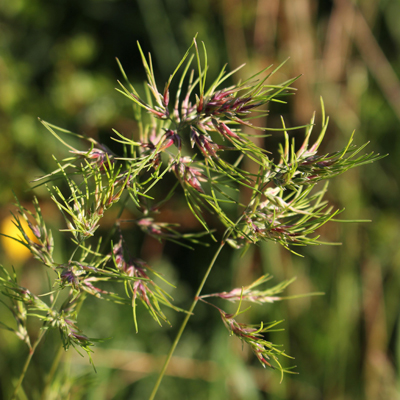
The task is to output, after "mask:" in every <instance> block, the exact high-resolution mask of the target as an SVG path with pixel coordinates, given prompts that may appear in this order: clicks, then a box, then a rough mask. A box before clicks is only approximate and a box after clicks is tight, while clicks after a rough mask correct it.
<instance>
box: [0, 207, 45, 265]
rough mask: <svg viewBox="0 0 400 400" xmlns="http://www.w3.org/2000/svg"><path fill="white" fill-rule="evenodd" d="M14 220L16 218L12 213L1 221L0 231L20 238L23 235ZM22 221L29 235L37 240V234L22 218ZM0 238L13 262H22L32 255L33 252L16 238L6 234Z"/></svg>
mask: <svg viewBox="0 0 400 400" xmlns="http://www.w3.org/2000/svg"><path fill="white" fill-rule="evenodd" d="M13 220H14V218H13V217H12V216H11V215H10V216H9V217H6V218H4V219H3V221H1V225H0V232H1V233H4V234H5V235H8V236H12V237H15V238H17V239H20V237H21V236H22V235H21V233H20V231H19V230H18V228H17V227H16V226H15V225H14V223H13ZM20 221H21V225H22V226H23V228H24V230H25V232H26V234H27V235H28V237H29V238H30V239H31V240H33V241H35V242H37V239H36V237H35V235H34V234H33V233H32V231H31V230H30V228H29V226H28V224H27V223H26V222H25V220H24V219H22V218H21V220H20ZM0 238H1V244H2V247H3V249H4V252H5V253H6V255H7V257H8V259H9V260H10V261H11V262H16V263H22V262H24V261H25V260H27V259H28V258H30V257H31V256H32V254H31V252H30V251H29V250H28V249H27V248H26V247H25V246H23V245H22V244H21V243H18V242H16V241H15V240H13V239H10V238H8V237H5V236H0Z"/></svg>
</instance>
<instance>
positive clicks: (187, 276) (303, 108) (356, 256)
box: [0, 0, 400, 400]
mask: <svg viewBox="0 0 400 400" xmlns="http://www.w3.org/2000/svg"><path fill="white" fill-rule="evenodd" d="M399 18H400V1H398V0H381V1H379V0H376V1H373V0H372V1H350V0H333V1H328V0H319V1H318V0H202V1H194V0H130V1H127V0H125V1H122V0H53V1H49V0H48V1H45V0H2V1H0V132H1V136H0V137H1V146H0V188H1V195H0V220H1V230H2V231H3V232H7V233H10V232H11V229H12V228H11V226H10V222H9V221H10V218H9V210H10V209H13V208H12V202H13V196H12V190H13V191H14V192H15V193H16V194H17V196H18V197H19V198H20V199H21V201H22V202H23V204H24V205H26V206H27V207H29V202H30V201H31V199H32V196H33V194H35V195H37V196H38V197H39V201H40V203H41V205H42V209H43V213H44V215H45V216H46V217H47V218H48V219H49V221H50V225H51V227H52V228H53V231H54V234H55V239H56V244H57V255H58V257H59V260H60V262H62V261H61V260H62V259H63V256H64V257H65V254H66V252H67V251H68V247H67V244H66V243H65V242H63V240H62V238H61V235H60V234H59V233H57V231H58V229H59V228H61V227H63V223H64V222H63V220H62V218H61V216H60V215H59V214H58V213H57V211H56V209H55V207H54V206H53V205H52V203H51V201H50V200H49V198H48V196H47V191H46V189H45V188H39V189H35V190H34V191H31V190H29V188H30V186H31V185H32V183H31V181H32V180H33V179H34V178H36V177H38V176H40V175H42V174H45V173H49V172H50V171H52V170H53V169H54V168H55V164H54V160H53V159H52V154H54V155H55V156H56V157H57V158H58V159H61V158H62V157H66V156H67V154H68V153H67V149H66V148H62V147H61V146H60V145H59V144H58V143H57V142H56V141H55V140H53V138H52V137H51V136H50V134H49V133H48V132H47V131H46V130H45V129H44V128H43V127H42V126H41V125H40V123H39V122H38V120H37V117H40V118H42V119H44V120H47V121H50V122H51V123H53V124H55V125H58V126H62V127H64V128H67V129H71V130H73V131H76V132H79V133H85V134H87V135H90V136H92V137H94V138H96V139H99V140H102V141H106V142H107V140H108V137H109V135H110V133H111V128H115V129H117V130H118V131H120V132H123V133H130V132H131V131H132V130H133V129H135V123H134V122H133V120H132V115H133V114H132V108H131V104H129V102H128V101H126V100H125V98H124V97H123V96H121V95H120V94H118V93H117V92H116V91H115V90H114V87H116V86H117V83H116V80H117V79H121V76H120V72H119V69H118V66H117V64H116V62H115V57H118V58H119V59H120V60H121V63H122V64H123V66H124V68H125V70H126V72H127V74H128V75H129V77H130V79H131V81H132V82H133V83H134V84H136V85H141V82H142V81H143V80H144V79H145V74H144V71H143V68H142V65H141V61H140V57H139V53H138V51H137V47H136V41H137V40H139V41H140V43H141V46H142V48H143V49H144V50H145V51H150V52H151V53H152V55H153V61H154V66H155V69H156V77H158V83H159V85H160V88H162V85H163V82H164V81H166V80H167V79H168V76H169V74H170V73H171V72H172V71H173V69H174V67H175V66H176V64H177V62H178V61H179V59H180V57H181V56H182V55H183V54H184V52H185V50H186V48H187V47H188V46H189V44H190V42H191V40H192V38H193V36H194V35H195V34H196V32H198V33H199V36H198V37H199V40H202V41H204V42H205V44H206V46H207V50H208V54H209V64H210V74H209V75H210V81H211V79H212V77H215V76H216V74H217V73H218V70H219V69H220V68H221V67H222V66H223V64H224V63H225V62H228V69H233V68H235V67H237V66H239V65H240V64H242V63H244V62H245V63H246V67H245V68H244V69H243V70H242V71H241V72H240V73H239V74H238V75H237V76H236V77H235V78H234V79H236V80H238V79H240V78H244V77H246V76H249V75H250V74H252V73H255V72H256V71H258V70H260V69H262V68H264V67H266V66H268V65H269V64H274V65H278V64H279V63H281V62H282V61H284V60H285V59H286V58H287V57H289V56H290V60H289V61H288V62H287V63H286V64H285V66H284V67H283V68H282V69H281V70H280V72H279V74H277V77H276V79H277V80H278V81H283V80H285V79H287V78H290V77H293V76H297V75H299V74H302V77H301V78H300V79H299V80H298V81H297V82H296V87H297V88H298V89H299V90H298V92H297V94H296V96H294V97H292V98H291V99H290V101H289V104H288V105H287V106H285V107H276V106H275V107H272V109H271V115H270V116H269V117H268V120H267V121H259V123H260V124H268V125H269V126H275V125H277V124H279V115H280V114H282V115H283V116H284V118H285V120H286V121H287V123H288V124H289V125H291V126H294V125H300V124H305V123H308V122H309V120H310V118H311V115H312V113H313V112H314V111H317V112H318V110H319V109H320V105H319V98H320V96H323V98H324V101H325V106H326V111H327V114H328V115H329V116H330V117H331V123H330V128H329V130H328V134H327V137H326V140H325V144H324V146H325V147H324V149H326V150H327V151H334V150H337V149H340V148H341V146H343V145H344V144H345V143H346V141H347V140H348V138H349V135H350V134H351V132H352V131H353V130H354V129H355V130H356V135H355V142H356V143H357V144H359V145H360V144H362V143H364V142H366V141H370V142H371V143H370V144H369V146H368V148H367V150H368V151H374V152H376V153H381V154H386V153H390V155H389V156H388V157H386V158H385V159H383V160H381V161H380V162H378V163H376V164H374V165H368V166H364V167H362V168H359V169H356V170H351V171H349V172H347V173H346V174H345V175H344V176H341V177H338V178H336V179H334V180H333V181H332V182H331V184H330V193H329V197H330V199H331V202H332V204H334V206H335V207H338V208H343V207H345V211H344V212H343V214H342V217H343V218H349V219H357V218H358V219H370V220H372V223H364V224H340V225H339V224H334V223H331V224H328V225H327V226H325V227H324V228H323V229H322V230H321V236H322V238H323V239H325V240H330V241H338V242H342V243H343V245H342V246H340V247H336V246H335V247H327V246H320V247H313V248H308V249H305V250H304V251H303V253H304V255H305V257H304V258H300V257H295V256H293V255H292V254H290V253H288V252H287V251H285V250H284V249H281V248H279V247H277V246H275V245H273V244H271V245H262V246H260V247H258V248H254V249H253V250H252V251H249V252H248V253H247V254H246V255H245V256H244V257H243V258H239V257H238V253H235V252H233V251H230V250H229V251H228V250H226V251H225V252H224V253H223V254H222V255H221V258H220V260H219V261H218V263H217V265H216V268H215V270H214V271H213V273H212V275H211V277H210V280H209V282H208V284H207V286H206V289H205V292H208V293H210V292H214V291H217V290H218V291H222V290H230V289H231V288H232V287H236V286H240V285H242V284H247V283H250V282H251V281H252V280H254V279H255V278H256V277H258V276H259V275H261V274H262V273H271V274H273V275H274V280H273V282H274V283H278V282H280V281H281V280H283V279H289V278H291V277H293V276H297V280H296V282H295V283H294V284H292V285H291V286H290V287H289V288H288V294H289V295H293V294H299V293H306V292H312V291H323V292H325V296H320V297H311V298H303V299H299V300H291V301H287V302H282V303H278V304H275V305H269V306H259V307H256V306H253V307H252V309H251V310H250V312H249V313H248V314H246V316H244V317H243V318H244V319H246V321H248V322H249V321H252V322H254V323H255V322H259V321H260V320H264V321H272V320H275V319H284V320H285V321H284V322H283V323H282V324H281V326H282V327H283V328H284V329H285V330H284V332H277V333H275V334H274V335H273V336H272V337H271V339H272V340H273V341H274V342H275V343H282V344H283V345H284V347H285V350H286V352H287V353H288V354H290V355H292V356H293V357H295V359H296V360H295V361H290V360H288V363H287V364H286V365H287V366H289V365H292V364H293V363H294V364H296V365H297V368H296V371H297V372H299V375H293V376H286V377H285V379H284V381H283V383H281V384H279V379H280V377H279V374H278V373H276V372H274V371H271V370H263V369H262V368H261V366H260V365H259V364H258V363H257V361H256V360H255V357H254V356H253V355H252V354H250V353H249V351H248V349H247V348H246V347H245V348H243V349H242V346H241V343H240V342H239V341H238V340H236V339H234V338H230V337H228V335H227V331H226V329H225V328H224V326H223V324H222V322H221V321H220V318H219V316H218V314H217V313H216V312H214V311H213V310H211V309H210V308H209V307H206V306H204V305H202V304H200V305H198V307H197V308H196V315H195V316H194V317H193V318H192V320H191V322H190V324H189V327H188V328H187V330H186V332H185V334H184V336H183V338H182V341H181V343H180V345H179V347H178V349H177V351H176V353H175V356H176V357H174V359H173V361H172V368H171V370H170V371H169V374H168V375H167V377H166V378H165V379H164V382H163V384H162V387H161V389H160V391H159V395H158V397H157V399H160V400H162V399H165V400H169V399H191V400H192V399H193V400H200V399H212V400H214V399H215V400H216V399H246V400H247V399H249V400H253V399H254V400H258V399H268V400H270V399H271V400H272V399H273V400H277V399H288V400H289V399H290V400H295V399H298V400H300V399H301V400H314V399H315V400H318V399H323V400H339V399H341V400H344V399H371V400H376V399H382V400H391V399H398V398H400V380H399V373H398V370H399V366H400V365H399V362H400V329H399V328H400V326H399V324H400V319H399V315H400V314H399V312H400V301H399V300H400V296H399V293H400V268H399V267H400V246H399V241H400V229H399V222H400V221H399V220H400V218H399V178H400V175H399V173H398V171H399V168H400V139H399V129H398V127H399V120H400V83H399V79H398V76H399V74H400V57H399V54H400V53H399V48H400V24H399ZM297 135H300V134H299V133H298V134H297ZM278 139H279V135H274V136H273V137H272V138H270V139H268V138H267V139H266V140H265V146H266V147H267V148H268V149H271V150H272V151H274V150H276V146H277V143H278ZM300 140H301V139H300ZM167 211H168V212H169V214H168V215H169V216H170V218H172V219H175V218H178V217H179V219H180V220H181V221H183V223H184V225H185V226H186V228H188V229H192V228H194V229H196V222H193V219H192V218H189V217H188V216H187V215H186V214H185V213H184V212H176V210H175V211H174V210H167ZM166 215H167V214H166ZM111 220H112V218H110V219H109V222H107V219H106V220H105V222H104V225H103V229H107V227H108V226H107V223H111V222H110V221H111ZM126 235H127V236H128V237H129V240H130V243H131V246H132V249H135V251H136V253H137V255H138V256H141V257H143V258H145V259H146V260H148V261H149V262H150V263H151V264H152V265H154V266H155V267H157V268H158V270H160V271H162V272H163V273H164V274H165V275H166V276H167V277H168V278H169V279H170V280H172V281H173V282H174V283H175V284H176V285H177V287H178V289H176V290H174V292H173V293H172V294H173V296H174V297H175V300H176V303H177V304H178V305H179V306H181V307H187V306H188V304H189V303H190V299H191V296H193V293H194V291H195V288H196V287H197V285H198V283H199V281H200V279H201V276H202V273H203V272H204V270H205V268H206V266H207V265H208V262H209V261H210V259H211V257H212V253H213V251H215V249H213V248H211V249H210V250H207V251H204V250H203V249H200V252H201V253H200V254H202V257H199V253H191V252H189V251H187V250H185V249H183V248H179V247H177V246H175V245H171V244H166V245H160V244H158V243H157V242H155V241H152V240H150V239H146V238H143V237H142V236H141V235H139V234H138V233H137V232H128V231H127V232H126ZM0 261H1V262H2V263H3V264H4V265H6V266H7V267H9V266H11V265H14V266H15V267H16V269H17V271H18V274H19V276H20V277H21V279H22V284H23V285H24V286H26V287H28V288H29V289H31V290H32V291H33V292H34V293H39V292H40V291H43V290H46V289H44V288H45V287H46V286H45V284H46V282H45V281H46V277H45V272H44V270H43V269H42V268H41V267H40V266H39V265H38V264H37V263H36V262H34V261H32V260H31V259H30V258H29V257H28V256H27V255H26V254H25V253H24V252H23V251H22V250H21V249H19V248H18V247H16V246H15V245H14V244H13V242H11V241H9V240H2V241H1V254H0ZM43 282H44V283H43ZM0 312H1V315H2V318H3V316H4V318H5V319H7V318H10V317H9V316H8V315H6V311H5V308H1V311H0ZM168 317H169V318H170V320H171V322H172V325H173V326H172V328H169V327H167V326H165V327H163V328H159V327H158V326H157V325H156V324H155V323H154V322H153V321H152V320H151V319H150V318H149V317H148V316H147V315H146V313H145V312H143V309H142V307H139V333H138V334H135V333H134V326H133V322H132V318H131V310H130V309H129V308H120V307H117V306H115V305H113V304H109V303H105V302H100V301H88V303H87V305H86V306H85V309H84V310H83V311H82V313H81V315H80V320H79V321H80V324H81V325H82V327H84V331H85V332H86V333H87V334H88V335H89V336H92V337H110V336H112V337H113V339H112V340H109V341H106V342H104V343H102V344H99V346H98V347H97V348H96V349H95V354H94V357H93V358H94V361H95V364H96V366H97V370H98V372H97V374H94V373H93V370H92V368H91V367H90V365H89V363H88V361H87V358H86V357H85V358H81V357H80V356H79V355H77V354H74V353H73V351H72V350H71V351H70V352H69V353H68V354H67V356H65V357H64V358H63V361H64V362H63V363H62V364H61V368H60V371H59V373H58V374H57V378H56V380H55V381H54V387H53V389H54V390H57V392H58V394H57V392H53V397H48V398H52V399H53V398H54V399H56V398H60V399H66V398H68V394H67V393H69V395H70V398H71V399H81V398H82V399H93V400H94V399H96V400H103V399H104V400H105V399H115V400H117V399H121V400H122V399H145V398H147V396H148V395H149V393H150V391H151V388H152V386H153V384H154V382H155V377H156V373H157V371H158V369H159V368H160V365H161V361H162V358H160V357H162V355H163V354H165V353H166V352H167V350H168V349H169V345H170V343H171V342H172V340H173V338H174V335H175V333H176V329H177V327H178V326H179V323H180V321H181V319H182V315H176V314H173V313H169V314H168ZM31 328H32V333H33V334H34V332H35V329H37V326H36V325H34V324H33V325H32V327H31ZM57 346H59V337H58V336H57V334H56V333H54V334H53V333H52V334H50V335H49V336H48V337H47V339H46V341H45V342H44V343H43V344H42V345H41V346H40V347H39V349H38V351H37V354H36V355H35V357H34V359H33V364H32V365H31V368H30V370H29V372H28V375H27V378H26V382H25V384H24V388H25V391H26V393H27V396H28V398H29V399H38V398H40V395H39V391H40V388H41V387H43V382H44V380H45V376H46V373H47V372H48V369H49V368H50V365H51V363H52V359H53V358H54V356H55V354H56V351H57ZM26 354H27V349H26V348H24V347H23V345H22V344H21V343H20V342H18V340H17V339H16V338H14V337H13V336H12V335H11V334H9V333H8V332H6V331H0V398H1V399H8V398H9V396H10V390H11V384H10V380H11V379H13V377H16V376H18V374H19V372H20V370H21V368H22V363H23V361H24V359H25V357H26Z"/></svg>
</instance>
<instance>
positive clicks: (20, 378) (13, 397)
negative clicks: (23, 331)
mask: <svg viewBox="0 0 400 400" xmlns="http://www.w3.org/2000/svg"><path fill="white" fill-rule="evenodd" d="M59 294H60V292H57V293H56V295H55V297H54V299H53V301H52V303H51V307H50V308H51V309H53V308H54V306H55V305H56V302H57V299H58V295H59ZM45 326H46V322H44V324H43V326H42V330H41V332H40V334H39V336H38V338H37V339H36V341H35V343H34V344H33V346H32V347H31V348H30V349H29V354H28V357H27V358H26V361H25V364H24V367H23V368H22V372H21V375H20V376H19V379H18V382H17V384H16V385H15V388H14V392H13V394H12V396H11V399H10V400H14V399H15V398H16V397H17V393H18V390H19V388H20V387H21V385H22V381H23V380H24V378H25V374H26V371H27V370H28V367H29V364H30V363H31V360H32V357H33V355H34V354H35V350H36V348H37V347H38V345H39V343H40V342H41V341H42V339H43V337H44V335H45V334H46V332H47V329H45Z"/></svg>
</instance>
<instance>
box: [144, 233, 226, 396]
mask: <svg viewBox="0 0 400 400" xmlns="http://www.w3.org/2000/svg"><path fill="white" fill-rule="evenodd" d="M224 246H225V241H223V242H222V243H221V244H220V246H219V248H218V250H217V252H216V253H215V255H214V257H213V259H212V260H211V263H210V265H209V266H208V269H207V271H206V273H205V275H204V277H203V280H202V281H201V283H200V286H199V288H198V289H197V292H196V295H195V296H194V300H193V303H192V305H191V306H190V309H189V311H188V313H187V314H186V317H185V319H184V320H183V322H182V325H181V327H180V328H179V331H178V333H177V335H176V337H175V340H174V343H173V344H172V346H171V349H170V350H169V353H168V355H167V358H166V360H165V362H164V365H163V367H162V370H161V372H160V374H159V376H158V379H157V382H156V384H155V385H154V388H153V391H152V392H151V395H150V397H149V400H153V399H154V397H155V395H156V393H157V391H158V388H159V386H160V384H161V381H162V379H163V377H164V375H165V371H166V370H167V367H168V364H169V362H170V360H171V358H172V354H173V353H174V351H175V348H176V346H177V345H178V343H179V340H180V338H181V336H182V333H183V331H184V330H185V328H186V325H187V323H188V321H189V318H190V317H191V315H192V312H193V310H194V308H195V307H196V304H197V302H198V301H199V296H200V293H201V291H202V290H203V287H204V284H205V283H206V281H207V278H208V275H210V272H211V270H212V268H213V266H214V264H215V261H217V258H218V256H219V253H220V252H221V250H222V249H223V247H224Z"/></svg>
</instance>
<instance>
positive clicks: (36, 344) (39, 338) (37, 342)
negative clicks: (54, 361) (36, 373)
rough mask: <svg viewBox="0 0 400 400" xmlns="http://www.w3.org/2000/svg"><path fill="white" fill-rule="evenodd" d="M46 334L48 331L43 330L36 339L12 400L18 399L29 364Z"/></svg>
mask: <svg viewBox="0 0 400 400" xmlns="http://www.w3.org/2000/svg"><path fill="white" fill-rule="evenodd" d="M46 332H47V330H46V329H42V331H41V332H40V335H39V336H38V338H37V339H36V342H35V343H34V344H33V346H32V347H31V348H30V350H29V354H28V357H27V358H26V361H25V364H24V368H23V369H22V372H21V375H20V377H19V379H18V382H17V384H16V385H15V388H14V392H13V394H12V396H11V399H10V400H14V399H15V398H16V397H17V393H18V390H19V388H20V387H21V384H22V381H23V380H24V378H25V374H26V371H27V370H28V367H29V364H30V362H31V360H32V357H33V355H34V354H35V350H36V347H37V346H38V345H39V343H40V342H41V340H42V339H43V336H44V335H45V334H46Z"/></svg>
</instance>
